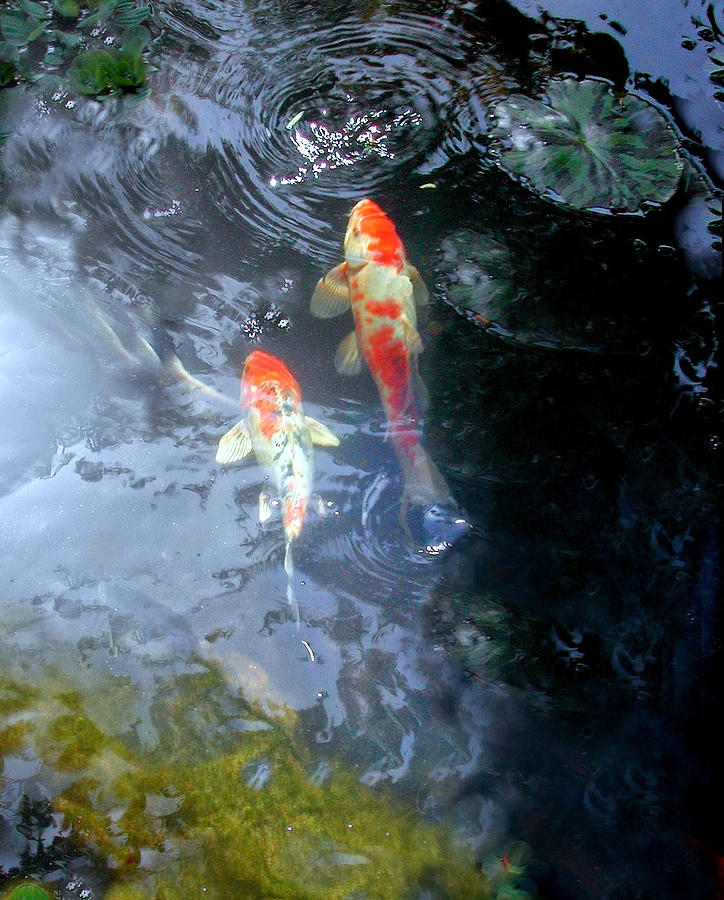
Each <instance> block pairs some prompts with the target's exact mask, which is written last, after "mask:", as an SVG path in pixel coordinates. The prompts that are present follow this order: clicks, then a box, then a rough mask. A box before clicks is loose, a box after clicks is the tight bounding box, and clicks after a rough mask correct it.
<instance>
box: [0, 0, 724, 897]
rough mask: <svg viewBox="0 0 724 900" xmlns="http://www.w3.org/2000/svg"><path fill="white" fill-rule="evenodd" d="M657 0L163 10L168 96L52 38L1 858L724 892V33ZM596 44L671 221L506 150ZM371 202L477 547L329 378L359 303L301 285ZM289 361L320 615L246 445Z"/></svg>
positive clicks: (45, 867) (376, 890)
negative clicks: (252, 417) (418, 301)
mask: <svg viewBox="0 0 724 900" xmlns="http://www.w3.org/2000/svg"><path fill="white" fill-rule="evenodd" d="M36 6H37V4H36ZM41 6H42V4H41ZM628 6H629V4H623V3H620V2H617V0H590V2H587V3H585V4H582V3H573V2H564V0H555V2H554V0H549V2H547V3H545V4H539V3H536V2H527V0H517V2H516V3H515V4H514V5H508V4H506V3H503V2H500V0H495V2H490V3H485V4H480V5H479V6H476V5H475V4H474V3H447V2H441V3H424V4H422V3H420V4H416V3H413V2H405V3H400V4H378V3H376V2H362V3H360V4H352V5H350V4H333V3H327V4H320V3H313V4H302V3H285V4H281V3H277V2H275V0H260V2H247V3H243V2H234V3H228V2H227V3H221V2H214V0H210V2H209V0H205V2H197V0H188V2H185V3H180V2H165V3H161V4H156V5H154V6H153V7H152V8H151V9H150V14H149V15H148V17H147V18H146V20H145V23H144V24H145V26H146V27H148V29H149V32H150V35H151V38H152V43H151V44H150V45H149V47H148V48H147V51H146V56H147V59H148V60H149V61H150V62H152V64H153V69H152V70H150V71H149V74H148V85H149V87H150V93H148V94H147V95H145V96H138V97H136V96H133V95H126V96H125V97H117V96H116V97H108V98H106V99H104V100H102V101H97V100H94V99H91V98H89V97H87V96H82V95H78V94H77V92H76V91H74V88H73V86H72V84H71V83H70V82H69V81H68V80H67V79H65V80H64V78H63V74H62V67H61V68H58V66H57V65H50V63H49V61H48V58H47V57H45V58H43V56H42V53H41V52H40V51H39V50H38V49H37V47H38V46H39V44H43V48H44V49H43V52H45V50H46V49H47V44H48V42H50V43H52V38H48V40H47V41H46V39H45V38H41V39H40V40H37V39H36V40H35V41H34V42H33V43H32V44H31V47H30V48H29V49H25V48H22V51H21V56H22V54H25V56H24V57H23V59H24V62H25V64H26V65H28V66H30V64H31V63H32V65H34V66H35V68H34V70H33V71H34V72H35V74H36V75H38V74H40V75H43V76H44V77H43V78H38V79H37V80H35V81H31V80H30V79H29V78H23V77H18V78H16V79H14V80H12V82H11V83H10V84H9V85H8V86H7V87H4V88H3V89H2V90H1V91H0V104H1V105H0V113H1V114H2V127H1V128H0V131H2V132H3V134H4V143H3V146H2V159H1V169H2V183H1V184H0V200H1V203H2V205H1V206H0V296H1V297H2V301H1V305H0V385H1V386H2V390H1V392H0V417H1V420H2V423H3V427H2V435H1V436H0V536H1V540H2V546H3V547H4V548H5V554H4V560H3V566H2V572H1V574H0V602H1V603H2V609H3V614H2V619H1V625H0V648H1V649H2V655H1V659H0V713H1V714H2V718H1V719H0V722H1V723H2V724H1V727H0V748H1V749H2V752H3V764H2V768H0V884H4V885H7V886H14V885H15V884H16V883H17V882H19V881H22V880H23V879H31V880H32V881H33V882H34V883H36V884H42V885H44V888H45V890H46V891H47V892H49V893H50V892H54V894H55V896H56V897H57V898H75V897H85V898H93V897H96V898H101V897H109V898H115V900H122V898H133V897H159V898H160V897H190V896H205V897H209V896H212V897H222V898H223V897H294V898H301V897H310V898H311V897H340V898H342V897H350V898H351V897H356V898H357V897H359V898H361V897H390V898H397V897H419V898H423V897H425V898H432V897H448V896H450V897H487V896H491V897H500V898H504V897H508V898H511V897H521V898H522V897H536V896H540V897H549V898H566V900H567V898H602V897H607V898H619V897H620V898H624V897H626V898H629V897H632V898H648V897H657V898H661V897H683V896H686V897H691V898H699V897H701V898H705V897H710V896H714V895H715V891H716V890H717V884H718V889H719V890H721V889H722V883H721V874H720V873H721V871H722V857H723V855H724V846H722V844H721V832H720V829H719V802H720V800H719V797H720V795H719V791H720V789H721V774H720V766H719V765H718V756H717V746H716V744H715V738H714V734H715V728H716V726H715V723H716V720H717V718H718V712H719V708H720V692H719V684H720V677H721V674H722V669H721V653H720V650H721V613H720V608H719V606H718V585H719V571H720V570H719V565H720V563H719V544H720V535H719V510H718V502H717V501H718V496H719V489H720V480H719V479H720V474H719V473H720V467H721V438H720V428H721V415H722V405H721V401H722V392H721V383H720V377H721V376H720V374H719V371H720V370H718V369H717V354H718V327H719V320H718V319H717V301H718V300H719V298H720V296H721V277H720V275H721V272H720V263H721V261H720V254H719V253H718V252H717V251H716V250H715V249H713V248H712V240H713V238H714V234H713V233H712V230H711V228H714V229H715V228H716V227H717V226H716V222H715V219H716V214H717V213H716V210H717V204H718V211H719V212H718V214H719V216H720V215H721V195H720V193H719V191H718V187H717V186H720V183H721V178H722V174H723V172H722V159H723V158H724V102H723V101H722V98H721V97H720V96H717V84H716V83H715V82H714V81H712V80H711V79H710V74H711V73H712V72H713V71H714V69H715V67H716V65H717V63H716V57H717V53H718V54H719V57H720V59H724V49H722V43H721V42H722V34H721V32H720V31H718V30H717V22H716V16H715V9H714V7H711V6H709V5H708V4H706V2H702V3H701V4H699V3H697V2H693V0H692V2H685V0H682V2H678V0H669V2H666V3H657V4H656V5H655V6H654V5H653V4H637V5H636V10H634V11H632V10H630V9H628ZM19 8H21V9H22V10H25V11H26V12H24V13H23V15H26V14H27V15H29V13H28V12H27V10H28V9H30V10H31V12H32V10H33V8H34V7H32V5H30V6H28V5H27V4H25V5H24V6H23V5H22V4H21V5H20V7H19ZM43 9H45V7H43ZM47 9H48V10H49V9H50V6H49V5H48V7H47ZM35 12H36V13H37V9H36V10H35ZM116 12H118V10H116ZM39 14H40V13H38V15H39ZM652 22H653V23H654V24H655V28H653V29H652V28H651V23H652ZM66 24H67V23H66ZM719 24H722V22H721V20H720V22H719ZM56 25H57V23H56ZM117 25H118V23H117V22H115V23H114V19H113V17H112V16H110V17H107V18H106V19H102V20H101V21H100V22H99V23H97V24H95V25H93V27H92V28H88V29H86V31H85V32H84V34H85V39H86V41H89V42H90V41H91V40H95V41H97V42H98V45H102V44H103V43H104V42H105V45H106V46H109V47H113V46H114V41H115V40H116V39H117V34H118V31H119V29H118V27H117ZM3 27H6V26H3ZM67 30H68V31H71V30H72V29H70V26H68V27H67ZM6 37H7V33H6ZM56 40H58V39H57V35H56ZM44 41H45V43H43V42H44ZM34 48H35V49H34ZM33 54H35V56H34V57H33ZM28 60H29V61H30V62H28ZM59 73H60V74H59ZM571 74H573V75H577V76H589V77H590V76H592V77H595V78H602V79H606V80H607V81H610V82H612V83H613V84H614V85H616V86H617V87H619V88H624V87H625V88H627V89H628V90H630V91H632V92H636V93H637V94H638V96H640V97H643V98H644V99H647V100H648V101H650V102H651V103H653V104H654V105H656V106H657V108H658V109H660V111H661V113H662V114H663V115H664V116H665V117H666V118H667V119H668V121H669V122H670V124H671V127H672V128H674V130H675V133H676V135H677V137H678V139H679V140H680V142H681V143H680V146H681V151H680V152H681V155H682V159H683V160H685V162H686V165H687V172H688V174H687V176H686V181H685V182H684V183H682V186H681V187H680V189H679V190H678V192H677V193H676V195H675V197H674V198H673V199H672V200H671V201H669V202H668V203H666V204H665V205H663V206H662V207H661V208H660V209H654V210H653V211H651V212H649V213H648V214H647V215H643V214H634V215H628V216H621V215H613V214H600V213H599V214H587V213H582V212H580V211H577V210H574V209H572V208H571V207H570V206H568V205H566V204H565V203H561V202H556V201H555V200H551V199H550V198H547V197H541V196H539V195H537V194H536V193H534V192H532V191H531V190H528V189H527V188H526V185H525V184H524V183H522V182H521V179H517V178H516V179H513V178H511V177H510V176H509V175H508V174H507V173H506V172H505V171H504V170H503V169H502V168H501V166H500V165H498V164H497V163H496V162H495V158H494V154H493V153H492V152H491V150H490V147H489V145H488V141H487V133H488V127H489V122H490V118H489V113H490V111H491V104H494V103H495V102H496V101H497V100H500V99H501V98H503V97H506V96H507V95H508V94H510V93H523V94H529V95H531V96H540V94H541V92H542V89H541V85H542V84H543V83H544V80H545V79H546V78H548V77H550V76H556V75H571ZM45 76H50V77H45ZM363 197H372V198H373V199H375V200H376V201H377V202H379V203H380V204H381V205H382V207H383V208H384V209H385V211H386V212H387V213H388V214H389V215H390V216H391V218H392V219H393V220H394V221H395V223H396V226H397V229H398V231H399V233H400V235H401V237H402V239H403V240H404V242H405V245H406V248H407V251H408V254H409V257H410V260H411V261H412V262H413V263H414V264H415V265H416V266H417V268H418V269H419V270H420V272H421V274H422V276H423V278H424V280H425V281H426V283H427V286H428V288H429V290H430V294H431V301H430V305H429V308H428V309H427V310H426V312H425V315H424V317H422V318H421V322H420V331H421V335H422V338H423V343H424V345H425V352H424V353H423V354H422V356H421V357H420V368H421V374H422V378H423V380H424V381H425V383H426V386H427V391H428V393H429V396H430V403H429V409H428V410H427V412H426V413H425V417H424V425H423V434H424V440H425V443H426V446H427V448H428V450H429V451H430V454H431V455H432V457H433V458H434V460H435V462H436V463H437V465H438V467H439V468H440V470H441V472H442V473H443V475H444V477H445V479H446V480H447V482H448V484H449V486H450V489H451V491H452V494H453V495H454V497H455V501H456V503H457V511H456V512H455V513H454V515H455V516H459V517H460V518H464V520H465V522H466V525H465V527H464V528H457V529H456V530H455V533H454V534H453V533H452V532H451V530H450V527H449V526H450V522H449V520H448V519H446V518H445V516H444V515H443V516H441V517H440V519H438V520H435V517H434V516H431V515H429V514H428V515H427V516H426V518H425V521H424V522H423V523H422V524H423V525H424V527H425V528H426V531H425V532H424V533H422V534H423V537H424V539H423V540H421V532H420V530H419V529H417V530H415V528H413V529H412V531H411V532H410V531H408V530H406V529H405V528H404V527H403V526H402V522H401V519H400V496H401V490H402V478H401V476H400V474H399V468H398V463H397V459H396V456H395V454H394V452H393V449H392V446H391V442H390V441H388V440H386V428H385V418H384V412H383V410H382V407H381V404H380V399H379V396H378V393H377V391H376V388H375V386H374V383H373V381H372V379H371V378H370V377H369V374H368V373H367V372H366V371H364V372H363V373H362V374H361V375H360V376H358V377H356V378H351V377H350V378H347V377H344V376H340V375H338V374H337V373H336V371H335V368H334V364H333V360H334V354H335V350H336V347H337V345H338V343H339V341H340V340H341V339H342V338H343V337H344V336H345V334H346V333H347V332H348V331H349V329H350V327H351V325H350V322H351V319H350V317H349V316H341V317H340V318H339V319H334V320H320V319H315V318H313V317H312V316H311V315H310V311H309V302H310V298H311V295H312V292H313V290H314V286H315V284H316V281H317V279H318V278H320V277H321V276H322V275H323V274H324V273H325V272H326V271H327V270H328V269H329V268H330V267H331V266H333V265H335V264H336V263H337V262H339V261H340V260H341V258H342V239H343V236H344V229H345V225H346V220H347V215H348V213H349V211H350V209H351V207H352V206H353V204H354V202H356V201H357V200H359V199H361V198H363ZM712 210H713V211H712ZM710 226H711V228H710ZM718 227H719V235H720V234H721V232H720V228H721V225H720V219H719V226H718ZM471 297H472V301H471ZM146 341H148V342H150V344H152V345H153V346H154V347H155V348H156V349H157V350H159V352H160V348H161V346H163V347H164V348H165V349H166V350H169V349H170V348H173V351H174V353H175V354H177V356H178V358H179V359H180V360H181V361H182V363H183V365H184V366H185V369H186V370H187V371H188V372H190V373H191V375H192V376H194V378H196V379H199V380H200V381H201V382H203V384H204V385H206V386H208V388H209V390H208V391H204V390H190V389H189V385H188V383H186V382H184V381H183V380H179V379H177V378H174V377H173V373H172V372H170V371H169V368H168V367H164V366H162V365H161V364H160V362H159V359H158V357H157V356H156V355H154V353H153V351H151V349H150V345H149V343H147V342H146ZM258 348H261V349H265V350H267V351H268V352H271V353H273V354H275V355H277V356H279V357H280V358H282V359H283V360H284V361H285V362H286V364H287V365H288V366H289V367H290V368H291V370H292V371H293V373H294V375H295V376H296V378H297V380H298V382H299V384H300V386H301V389H302V392H303V400H304V407H305V411H306V412H307V413H308V414H310V415H312V416H314V417H315V418H316V419H318V420H319V421H321V422H323V423H324V424H325V425H327V426H328V427H329V428H330V429H331V430H332V431H333V432H334V433H335V434H336V435H337V436H338V437H339V439H340V445H339V447H336V448H331V449H323V448H318V449H317V450H316V452H315V465H314V490H315V492H318V494H319V496H320V498H321V500H322V503H321V505H320V508H319V510H318V511H315V510H312V511H310V514H309V516H308V519H307V522H306V524H305V528H304V532H303V535H302V537H301V539H300V541H299V545H298V547H297V548H296V549H295V571H294V574H293V576H292V580H293V587H294V592H295V596H296V599H297V601H298V603H299V607H300V624H299V626H298V627H296V626H295V623H294V621H293V619H292V618H290V616H289V611H288V604H287V593H286V592H287V576H286V574H285V571H284V567H283V560H284V537H283V531H282V525H281V520H280V517H279V516H278V515H273V516H272V518H271V519H270V520H269V521H268V522H265V523H264V524H260V522H259V520H258V496H259V492H260V490H261V489H262V488H263V487H264V486H265V485H266V484H267V482H268V480H269V473H268V472H266V471H265V470H264V469H263V468H262V467H261V466H260V465H258V464H257V463H256V462H255V461H253V460H252V461H248V462H246V463H244V464H241V465H236V466H229V467H221V466H219V465H217V464H216V463H215V461H214V456H215V452H216V446H217V444H218V441H219V439H220V437H221V436H222V435H223V434H224V433H225V432H226V431H227V430H228V429H229V428H230V427H231V425H232V424H233V423H234V421H236V419H237V418H238V415H239V413H238V410H237V409H236V402H237V398H238V395H239V375H240V372H241V369H242V366H243V362H244V359H245V358H246V357H247V355H248V354H249V353H250V352H251V351H252V350H254V349H258ZM161 355H162V356H163V355H164V354H163V353H161ZM417 524H418V525H419V524H420V522H418V523H417ZM717 872H719V879H720V880H719V882H717Z"/></svg>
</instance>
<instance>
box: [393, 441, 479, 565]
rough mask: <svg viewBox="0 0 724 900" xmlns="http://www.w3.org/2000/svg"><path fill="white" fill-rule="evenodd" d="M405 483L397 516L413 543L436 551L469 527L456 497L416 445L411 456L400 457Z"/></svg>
mask: <svg viewBox="0 0 724 900" xmlns="http://www.w3.org/2000/svg"><path fill="white" fill-rule="evenodd" d="M400 463H401V468H402V474H403V476H404V480H405V486H404V490H403V494H402V503H401V508H400V520H401V523H402V527H403V528H404V529H405V531H406V532H407V534H408V537H409V538H410V540H411V541H413V543H415V544H417V545H418V546H421V547H423V548H424V549H426V550H427V551H430V552H434V553H438V552H440V551H441V550H443V549H446V548H448V547H451V546H452V545H453V544H454V543H455V542H456V541H457V540H458V539H459V538H461V537H462V536H463V535H464V534H466V533H468V532H469V531H470V529H471V526H470V524H469V522H468V521H467V520H466V519H465V518H464V516H463V515H462V514H461V512H460V509H459V507H458V505H457V503H456V502H455V498H454V497H453V495H452V492H451V491H450V488H449V487H448V485H447V482H446V481H445V479H444V478H443V476H442V473H441V472H440V470H439V469H438V468H437V466H436V465H435V463H434V462H433V461H432V459H431V458H430V456H429V455H428V454H427V452H426V451H425V450H424V449H423V448H422V447H420V446H418V448H417V450H416V452H415V455H414V457H413V458H412V459H411V460H409V459H406V458H403V459H401V460H400Z"/></svg>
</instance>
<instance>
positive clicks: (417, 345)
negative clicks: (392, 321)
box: [400, 316, 425, 354]
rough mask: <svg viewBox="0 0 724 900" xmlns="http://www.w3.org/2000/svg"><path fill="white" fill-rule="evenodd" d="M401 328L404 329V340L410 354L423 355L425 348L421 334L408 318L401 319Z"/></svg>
mask: <svg viewBox="0 0 724 900" xmlns="http://www.w3.org/2000/svg"><path fill="white" fill-rule="evenodd" d="M400 327H401V328H402V339H403V341H404V342H405V346H406V347H407V349H408V350H409V351H410V353H415V354H417V353H422V351H423V350H424V349H425V348H424V347H423V346H422V338H421V337H420V333H419V332H418V330H417V328H415V326H414V325H413V324H412V322H410V320H409V319H408V318H407V317H406V316H403V317H402V318H401V319H400Z"/></svg>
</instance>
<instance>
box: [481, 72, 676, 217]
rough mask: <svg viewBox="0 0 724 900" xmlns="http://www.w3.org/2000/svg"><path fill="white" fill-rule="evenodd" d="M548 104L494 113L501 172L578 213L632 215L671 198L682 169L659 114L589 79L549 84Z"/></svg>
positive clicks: (506, 105) (525, 100)
mask: <svg viewBox="0 0 724 900" xmlns="http://www.w3.org/2000/svg"><path fill="white" fill-rule="evenodd" d="M547 100H548V102H547V103H546V102H543V101H542V100H535V99H532V98H530V97H526V96H524V95H522V94H512V95H511V96H509V97H507V98H505V99H504V100H500V101H499V102H498V103H496V104H494V105H493V107H492V116H493V119H494V125H493V128H492V130H491V141H492V150H493V153H494V154H495V155H496V156H497V159H498V161H499V163H500V165H501V166H502V168H504V169H506V170H507V171H508V172H510V173H511V174H512V175H513V176H514V177H516V178H519V179H521V180H522V181H523V182H524V183H525V184H526V185H527V186H528V187H530V188H531V189H532V190H534V191H536V192H537V193H539V194H541V195H543V196H546V197H547V198H548V199H553V200H557V201H559V202H562V203H565V204H567V205H569V206H572V207H574V208H576V209H586V210H597V211H603V210H606V211H617V212H629V213H630V212H637V211H640V210H645V209H646V208H647V207H650V206H651V205H652V204H662V203H665V202H666V201H667V200H669V199H670V198H671V197H672V196H673V194H674V193H675V191H676V189H677V187H678V185H679V182H680V180H681V174H682V171H683V167H684V164H683V159H682V156H681V153H680V150H679V141H678V138H677V137H676V135H675V133H674V131H673V129H672V128H671V127H670V125H669V123H668V122H667V121H666V119H665V118H664V116H663V115H662V113H661V112H659V110H658V109H657V108H656V107H655V106H653V105H652V104H650V103H647V102H646V101H645V100H642V99H641V98H640V97H636V96H634V95H632V94H625V95H624V96H622V97H619V96H617V95H616V94H614V93H613V92H612V91H611V89H610V87H609V85H608V84H607V83H605V82H602V81H597V80H595V79H591V78H589V79H584V80H583V81H577V80H576V79H573V78H564V79H559V80H555V81H551V82H550V84H549V85H548V97H547Z"/></svg>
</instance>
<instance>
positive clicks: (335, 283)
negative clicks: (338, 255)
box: [309, 262, 350, 319]
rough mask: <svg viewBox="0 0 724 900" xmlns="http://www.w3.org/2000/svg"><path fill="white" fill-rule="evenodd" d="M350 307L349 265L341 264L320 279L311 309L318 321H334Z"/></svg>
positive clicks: (313, 295)
mask: <svg viewBox="0 0 724 900" xmlns="http://www.w3.org/2000/svg"><path fill="white" fill-rule="evenodd" d="M349 307H350V299H349V285H348V284H347V263H346V262H341V263H340V264H339V265H338V266H335V267H334V268H333V269H330V270H329V272H327V274H326V275H325V276H324V277H323V278H320V279H319V281H318V282H317V286H316V287H315V288H314V293H313V294H312V302H311V303H310V306H309V309H310V312H311V313H312V315H313V316H316V317H317V318H318V319H333V318H334V317H335V316H339V315H341V314H342V313H343V312H346V310H348V309H349Z"/></svg>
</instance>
